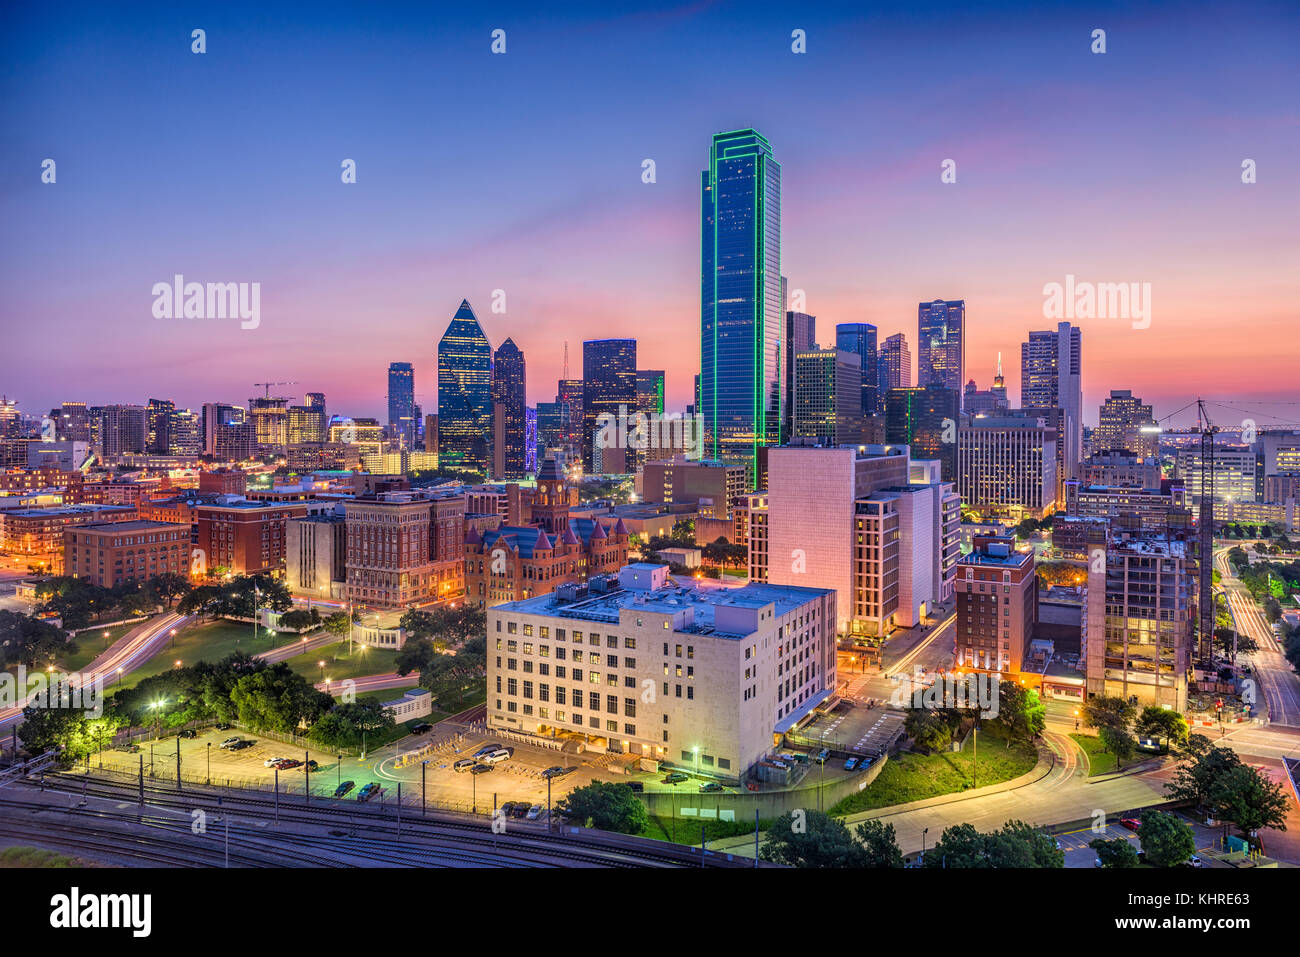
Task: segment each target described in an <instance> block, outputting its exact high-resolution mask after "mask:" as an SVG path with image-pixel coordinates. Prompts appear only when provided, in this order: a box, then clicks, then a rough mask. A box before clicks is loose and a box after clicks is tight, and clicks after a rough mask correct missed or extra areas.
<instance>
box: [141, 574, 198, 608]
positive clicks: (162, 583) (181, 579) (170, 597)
mask: <svg viewBox="0 0 1300 957" xmlns="http://www.w3.org/2000/svg"><path fill="white" fill-rule="evenodd" d="M149 585H150V587H151V588H152V589H153V590H154V592H155V593H156V594H157V595H158V596H159V597H160V598H162V599H163V600H164V601H165V602H167V604H168V605H172V604H174V603H175V600H176V599H177V598H180V597H182V596H184V595H188V594H189V593H190V591H191V590H192V589H193V587H194V586H193V585H192V584H191V583H190V580H189V579H188V578H186V577H185V576H184V575H178V574H176V573H175V572H165V573H163V574H161V575H156V576H154V577H153V578H151V579H149Z"/></svg>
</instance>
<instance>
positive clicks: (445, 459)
mask: <svg viewBox="0 0 1300 957" xmlns="http://www.w3.org/2000/svg"><path fill="white" fill-rule="evenodd" d="M491 435H492V344H491V343H490V342H488V338H487V336H486V335H484V333H483V327H482V326H480V325H479V324H478V317H477V316H475V315H474V310H473V309H471V308H470V304H469V300H467V299H462V300H461V301H460V308H459V309H457V310H456V315H454V316H452V319H451V324H450V325H448V326H447V331H446V332H445V333H443V336H442V339H441V340H439V342H438V464H439V465H441V466H444V467H452V468H465V469H476V470H479V471H484V470H486V469H487V467H488V464H489V458H490V452H491V446H490V444H489V441H488V440H489V438H490V437H491Z"/></svg>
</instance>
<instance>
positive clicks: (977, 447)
mask: <svg viewBox="0 0 1300 957" xmlns="http://www.w3.org/2000/svg"><path fill="white" fill-rule="evenodd" d="M1057 484H1058V483H1057V477H1056V429H1054V428H1052V427H1051V426H1050V425H1048V424H1047V423H1046V421H1045V420H1044V419H1043V418H1041V417H1033V416H1029V415H1014V414H1006V415H1001V416H995V415H987V416H983V415H982V416H978V417H976V418H971V419H967V420H965V421H964V422H962V424H961V427H960V428H959V429H958V430H957V491H958V493H960V495H961V498H962V503H963V504H965V505H968V506H970V507H971V508H973V509H975V510H976V511H978V512H980V513H982V514H983V515H986V516H987V515H998V516H1006V517H1010V518H1012V519H1014V520H1016V521H1019V520H1021V519H1024V518H1044V517H1046V516H1047V515H1050V514H1051V512H1052V510H1053V508H1054V507H1055V505H1056V500H1057Z"/></svg>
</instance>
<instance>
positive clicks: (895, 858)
mask: <svg viewBox="0 0 1300 957" xmlns="http://www.w3.org/2000/svg"><path fill="white" fill-rule="evenodd" d="M854 833H856V834H857V838H858V840H859V841H861V842H862V844H863V847H864V849H865V850H866V853H867V860H866V862H865V863H864V864H862V865H861V866H863V867H902V866H903V852H902V851H901V850H899V847H898V841H897V840H896V839H895V837H894V825H892V824H885V823H883V822H881V821H878V820H876V819H875V818H872V819H870V820H866V821H863V822H862V823H861V824H859V825H858V826H857V829H856V831H855V832H854Z"/></svg>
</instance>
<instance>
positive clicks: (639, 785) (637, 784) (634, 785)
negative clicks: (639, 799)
mask: <svg viewBox="0 0 1300 957" xmlns="http://www.w3.org/2000/svg"><path fill="white" fill-rule="evenodd" d="M623 783H624V784H626V785H627V786H628V787H630V788H631V789H632V790H633V791H636V792H637V793H638V794H640V793H641V792H642V791H644V790H645V784H644V783H643V782H641V781H624V782H623Z"/></svg>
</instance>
